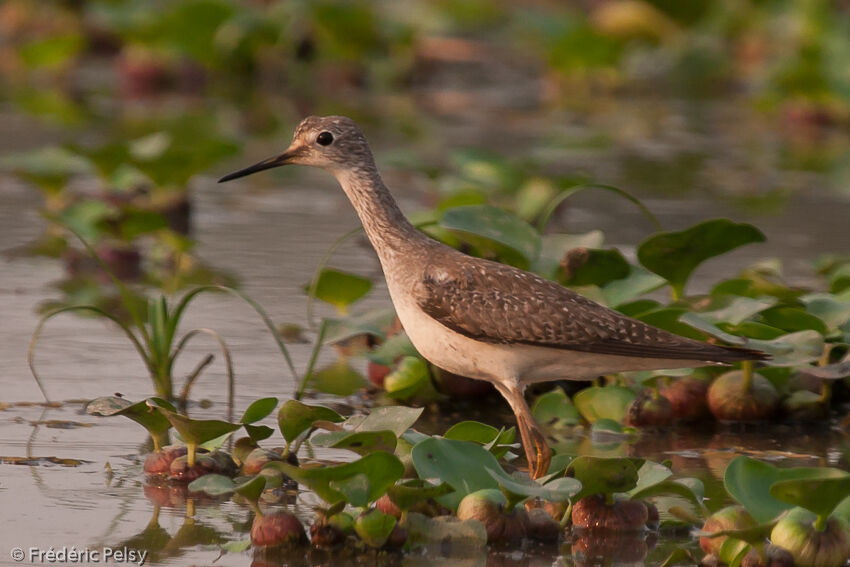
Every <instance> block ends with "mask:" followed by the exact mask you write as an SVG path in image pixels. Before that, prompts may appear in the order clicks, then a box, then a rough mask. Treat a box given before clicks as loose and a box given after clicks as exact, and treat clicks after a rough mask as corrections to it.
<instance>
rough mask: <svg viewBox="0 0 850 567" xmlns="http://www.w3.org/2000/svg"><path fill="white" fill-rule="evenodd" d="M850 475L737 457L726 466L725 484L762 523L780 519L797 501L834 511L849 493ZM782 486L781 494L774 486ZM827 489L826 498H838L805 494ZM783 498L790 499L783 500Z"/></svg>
mask: <svg viewBox="0 0 850 567" xmlns="http://www.w3.org/2000/svg"><path fill="white" fill-rule="evenodd" d="M846 477H850V474H848V473H846V472H844V471H839V470H838V469H825V468H813V467H794V468H778V467H774V466H773V465H770V464H768V463H764V462H762V461H758V460H756V459H751V458H750V457H745V456H740V457H736V458H735V459H733V460H732V462H730V463H729V465H728V466H727V467H726V472H725V474H724V478H723V483H724V485H725V487H726V491H727V492H728V493H729V495H730V496H732V498H734V499H735V500H737V501H738V502H740V503H741V504H742V505H744V507H745V508H746V509H747V511H748V512H749V513H750V514H751V515H752V516H753V518H755V519H756V521H758V522H759V523H766V522H770V521H772V520H774V519H776V517H777V516H779V514H781V513H782V512H784V511H785V510H789V509H791V508H793V507H794V506H795V505H796V502H797V501H799V502H805V503H806V504H807V505H811V506H815V507H817V508H818V509H821V510H823V509H826V508H829V509H830V511H831V510H832V509H833V508H834V507H835V505H837V504H838V503H839V502H840V499H839V498H837V496H836V495H838V494H842V493H843V491H844V490H848V488H850V487H848V486H847V485H846V484H845V483H846V482H848V481H846V480H845V478H846ZM776 484H779V488H777V491H778V492H777V494H774V491H773V486H774V485H776ZM819 486H820V487H823V488H824V493H823V496H836V498H835V499H833V500H831V504H832V507H830V501H828V500H826V499H825V498H821V496H822V495H821V494H805V493H804V492H805V491H806V490H807V489H811V488H815V487H819ZM777 495H782V496H783V497H785V498H787V500H784V499H780V498H778V497H777Z"/></svg>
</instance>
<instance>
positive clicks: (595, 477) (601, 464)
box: [566, 456, 642, 501]
mask: <svg viewBox="0 0 850 567" xmlns="http://www.w3.org/2000/svg"><path fill="white" fill-rule="evenodd" d="M641 464H642V463H641ZM566 475H567V476H568V477H572V478H575V479H576V480H578V481H579V482H581V486H582V488H581V492H579V493H578V494H577V495H576V497H575V500H576V501H578V500H581V499H582V498H584V497H585V496H590V495H591V494H612V493H614V492H628V491H629V490H632V489H633V488H634V487H635V486H637V482H638V466H637V465H636V464H635V461H634V460H632V459H627V458H621V457H613V458H607V457H590V456H581V457H576V458H575V459H573V460H572V462H570V464H569V466H568V467H567V470H566Z"/></svg>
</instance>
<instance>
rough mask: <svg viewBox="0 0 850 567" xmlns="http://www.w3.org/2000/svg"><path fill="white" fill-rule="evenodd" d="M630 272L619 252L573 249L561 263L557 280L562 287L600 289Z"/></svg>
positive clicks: (614, 250)
mask: <svg viewBox="0 0 850 567" xmlns="http://www.w3.org/2000/svg"><path fill="white" fill-rule="evenodd" d="M630 272H631V267H630V266H629V263H628V262H627V261H626V259H625V258H623V255H622V254H621V253H620V251H619V250H616V249H610V250H600V249H593V248H573V249H572V250H570V251H569V252H567V254H566V256H565V257H564V259H563V261H562V262H561V269H560V271H559V274H558V275H559V277H558V280H559V281H560V282H561V283H562V284H564V285H573V286H582V285H597V286H600V287H601V286H604V285H605V284H607V283H610V282H612V281H614V280H619V279H623V278H625V277H627V276H628V275H629V273H630Z"/></svg>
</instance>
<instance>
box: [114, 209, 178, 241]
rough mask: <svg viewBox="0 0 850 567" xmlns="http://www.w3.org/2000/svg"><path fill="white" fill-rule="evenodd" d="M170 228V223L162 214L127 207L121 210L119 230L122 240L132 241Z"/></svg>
mask: <svg viewBox="0 0 850 567" xmlns="http://www.w3.org/2000/svg"><path fill="white" fill-rule="evenodd" d="M167 227H168V221H167V220H166V218H165V217H164V216H163V215H162V214H161V213H157V212H154V211H145V210H143V209H133V208H129V207H125V208H123V209H122V210H121V222H120V224H119V229H120V231H121V238H123V239H124V240H125V241H128V242H129V241H131V240H134V239H135V238H138V237H139V236H142V235H144V234H150V233H152V232H156V231H158V230H162V229H164V228H167Z"/></svg>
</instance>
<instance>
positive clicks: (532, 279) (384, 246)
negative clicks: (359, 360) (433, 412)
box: [219, 116, 768, 479]
mask: <svg viewBox="0 0 850 567" xmlns="http://www.w3.org/2000/svg"><path fill="white" fill-rule="evenodd" d="M291 164H292V165H306V166H312V167H318V168H321V169H323V170H325V171H327V172H329V173H330V174H332V175H333V176H334V177H335V178H336V180H337V182H338V183H339V185H340V186H341V187H342V190H343V191H344V192H345V194H346V195H347V197H348V199H349V200H350V201H351V204H352V205H353V207H354V209H355V211H356V212H357V215H358V217H359V219H360V222H361V223H362V225H363V228H364V230H365V232H366V235H367V237H368V239H369V241H370V242H371V244H372V246H373V247H374V249H375V251H376V253H377V255H378V259H379V261H380V264H381V268H382V270H383V273H384V277H385V279H386V283H387V289H388V291H389V295H390V298H391V300H392V303H393V306H394V307H395V310H396V314H397V315H398V318H399V320H400V321H401V324H402V327H403V328H404V330H405V332H406V333H407V335H408V337H409V338H410V341H411V342H412V343H413V346H414V347H416V349H417V350H418V351H419V353H420V354H421V355H422V356H423V357H424V358H425V359H427V360H428V361H429V362H431V363H432V364H434V365H435V366H437V367H439V368H442V369H444V370H447V371H449V372H453V373H455V374H459V375H461V376H467V377H470V378H475V379H479V380H486V381H488V382H490V383H492V384H493V386H495V388H496V390H497V391H498V392H499V393H501V395H502V396H503V397H504V398H505V400H506V401H507V402H508V405H509V406H510V407H511V410H512V411H513V413H514V415H515V417H516V420H517V425H518V428H519V432H520V438H521V440H522V444H523V448H524V450H525V454H526V460H527V461H528V467H529V468H528V470H529V476H530V477H531V478H533V479H538V478H540V477H542V476H544V475H545V474H546V473H547V471H548V468H549V465H550V462H551V457H552V451H551V449H550V448H549V446H548V444H547V442H546V438H545V436H544V435H543V433H542V431H541V429H540V427H539V425H538V424H537V423H536V422H535V420H534V417H533V416H532V413H531V410H530V408H529V406H528V404H527V402H526V400H525V396H524V393H525V389H526V387H527V386H528V385H531V384H535V383H539V382H548V381H553V380H563V379H570V380H592V379H595V378H598V377H599V376H603V375H607V374H612V373H617V372H624V371H633V370H663V369H673V368H694V367H700V366H708V365H728V364H730V363H733V362H738V361H748V360H765V359H767V358H768V355H766V354H764V353H762V352H760V351H756V350H752V349H747V348H742V347H729V346H721V345H715V344H709V343H705V342H700V341H696V340H693V339H689V338H685V337H681V336H678V335H675V334H673V333H670V332H667V331H665V330H662V329H659V328H656V327H653V326H650V325H647V324H645V323H643V322H641V321H638V320H636V319H633V318H631V317H627V316H625V315H623V314H621V313H619V312H617V311H614V310H612V309H609V308H607V307H605V306H602V305H600V304H598V303H595V302H593V301H591V300H589V299H587V298H585V297H584V296H582V295H580V294H578V293H576V292H575V291H573V290H571V289H569V288H567V287H564V286H562V285H560V284H558V283H556V282H553V281H550V280H547V279H544V278H542V277H540V276H538V275H536V274H533V273H531V272H528V271H524V270H521V269H518V268H515V267H513V266H509V265H505V264H501V263H499V262H495V261H492V260H488V259H484V258H478V257H474V256H469V255H467V254H464V253H462V252H460V251H458V250H455V249H454V248H451V247H449V246H446V245H445V244H443V243H441V242H438V241H436V240H434V239H432V238H430V237H429V236H427V235H426V234H425V233H423V232H421V231H419V230H418V229H417V228H415V227H414V226H413V225H412V224H411V223H410V221H408V219H407V218H406V217H405V216H404V214H403V213H402V211H401V209H400V208H399V207H398V205H397V203H396V201H395V199H394V198H393V196H392V195H391V193H390V191H389V189H388V188H387V186H386V185H385V184H384V182H383V180H382V179H381V175H380V173H379V171H378V168H377V166H376V164H375V159H374V157H373V154H372V151H371V149H370V147H369V143H368V142H367V140H366V137H365V135H364V134H363V132H362V130H361V129H360V128H359V127H358V126H357V124H356V123H355V122H354V121H353V120H351V119H350V118H348V117H345V116H324V117H318V116H309V117H307V118H304V119H303V120H302V121H301V123H300V124H299V125H298V127H297V128H296V129H295V132H294V135H293V138H292V142H291V144H290V145H289V147H288V148H287V149H286V150H285V151H284V152H283V153H281V154H278V155H275V156H272V157H270V158H268V159H265V160H263V161H260V162H258V163H256V164H254V165H251V166H249V167H246V168H244V169H240V170H238V171H235V172H233V173H230V174H228V175H225V176H224V177H222V178H221V179H220V180H219V182H220V183H221V182H225V181H230V180H233V179H237V178H240V177H244V176H246V175H251V174H253V173H257V172H259V171H263V170H266V169H271V168H274V167H279V166H284V165H291Z"/></svg>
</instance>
